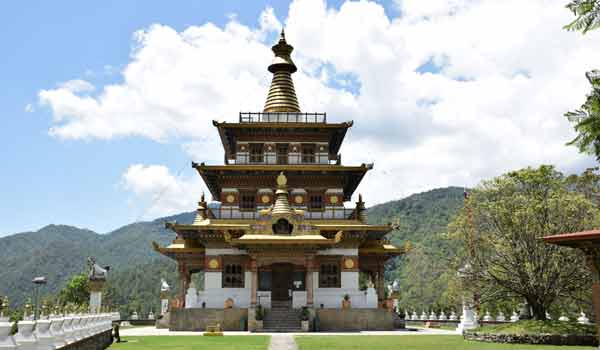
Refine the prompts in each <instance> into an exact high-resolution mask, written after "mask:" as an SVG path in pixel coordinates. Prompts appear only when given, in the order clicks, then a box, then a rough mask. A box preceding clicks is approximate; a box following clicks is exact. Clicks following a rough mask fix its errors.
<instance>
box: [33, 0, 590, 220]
mask: <svg viewBox="0 0 600 350" xmlns="http://www.w3.org/2000/svg"><path fill="white" fill-rule="evenodd" d="M397 5H398V8H399V9H400V16H399V17H396V18H390V17H388V16H387V15H386V13H385V11H384V9H383V7H382V6H381V5H379V4H377V3H375V2H369V1H361V2H346V3H343V4H342V5H341V6H340V7H339V8H333V7H328V6H327V4H326V3H324V2H323V1H321V0H297V1H294V2H292V4H291V5H290V8H289V12H288V14H287V17H286V18H285V20H284V19H283V18H282V19H279V18H277V16H276V14H275V12H274V11H273V9H271V8H266V9H265V10H264V11H263V13H262V14H261V15H260V16H259V18H258V19H257V23H258V25H257V26H256V27H250V26H245V25H242V24H240V23H239V22H237V21H236V19H235V18H232V19H230V21H229V22H228V23H227V24H226V25H225V26H224V27H218V26H215V25H213V24H211V23H205V24H201V25H197V26H190V27H188V28H187V29H185V30H183V31H181V32H177V31H175V30H174V29H172V28H171V27H168V26H165V25H153V26H151V27H149V28H147V29H144V30H141V31H139V32H137V33H136V35H135V36H134V38H135V39H134V40H135V42H134V46H135V48H134V50H133V52H132V55H131V61H130V62H128V63H127V64H126V65H125V67H124V69H123V70H122V75H123V82H122V83H118V84H112V85H106V86H103V87H102V89H101V90H100V91H98V92H97V94H96V95H95V96H90V94H89V92H90V91H91V90H89V89H87V90H86V89H85V88H84V89H83V90H82V89H77V88H75V89H74V88H73V86H70V87H67V86H64V85H60V86H59V87H58V88H55V89H48V90H42V91H41V92H40V102H42V103H43V104H46V105H48V106H49V107H50V108H51V109H52V111H53V118H54V125H53V127H52V129H51V130H50V133H51V134H52V135H54V136H55V137H59V138H64V139H87V138H98V139H111V138H116V137H127V136H142V137H146V138H149V139H152V140H156V141H160V142H177V143H180V144H181V145H182V148H183V150H184V151H185V152H187V153H188V154H189V155H190V156H191V157H192V158H193V159H195V160H197V161H205V160H207V161H209V162H213V163H215V162H219V161H220V160H221V159H222V150H221V146H220V142H219V140H218V135H217V133H216V130H215V129H214V127H213V126H212V124H211V123H210V121H211V120H212V119H219V120H229V121H235V120H237V114H238V112H239V111H259V110H262V107H263V103H264V99H265V96H266V93H267V88H268V84H269V82H270V78H271V75H270V74H269V73H268V72H267V70H266V66H267V65H268V63H269V62H270V61H271V57H272V54H271V52H270V50H269V49H270V46H271V45H272V42H269V39H268V38H272V37H273V35H269V34H274V32H276V31H278V30H279V29H280V27H281V23H282V22H285V28H286V34H287V38H288V41H289V42H290V43H291V44H292V45H294V46H295V48H296V50H295V51H294V56H293V57H294V59H295V61H296V64H297V65H298V67H299V69H300V70H299V71H298V72H297V73H296V74H294V81H295V84H296V90H297V95H298V98H299V102H300V104H301V108H302V110H304V111H310V112H312V111H319V112H321V111H325V112H327V113H328V120H331V121H343V120H348V119H353V120H354V121H355V126H354V128H352V130H351V131H350V133H349V134H348V136H347V138H346V141H345V145H344V146H343V148H342V153H343V159H344V162H345V163H346V164H356V163H362V162H371V161H374V162H375V163H376V164H375V170H374V171H372V172H371V174H369V175H368V176H367V177H366V178H365V180H364V183H363V185H361V188H360V191H361V192H363V193H365V195H366V199H367V200H368V201H369V202H370V203H371V204H373V203H377V202H382V201H385V200H391V199H396V198H397V197H399V196H404V195H408V194H410V193H413V192H416V191H421V190H427V189H430V188H433V187H439V186H447V185H466V186H471V185H474V184H476V183H477V182H478V181H480V180H481V179H483V178H486V177H491V176H495V175H498V174H500V173H502V172H504V171H506V170H509V169H514V168H519V167H524V166H528V165H538V164H541V163H552V164H557V165H558V166H559V167H561V168H563V169H568V170H571V171H573V170H581V169H582V168H583V167H585V166H586V165H587V164H593V160H591V159H590V158H589V157H585V156H582V155H579V154H578V153H577V151H576V149H574V148H570V147H566V146H565V145H564V144H565V142H566V141H568V140H569V139H570V138H572V137H573V131H572V128H571V126H570V125H569V123H568V122H567V121H566V119H565V118H564V117H563V116H562V115H563V113H564V112H565V111H567V110H569V109H572V108H574V107H576V106H579V105H580V104H581V103H582V101H583V99H584V96H585V94H586V92H587V90H588V86H587V85H588V84H587V82H586V80H585V77H584V75H583V74H584V72H585V71H586V70H589V69H592V68H597V65H598V62H600V49H599V48H598V46H597V45H596V44H595V43H596V42H597V41H598V39H599V35H600V33H595V32H593V33H590V34H588V35H586V36H582V35H579V34H575V33H570V32H566V31H564V30H562V26H563V25H564V24H565V23H568V22H569V20H571V19H572V18H571V16H572V15H571V13H570V12H569V11H567V10H565V9H564V1H562V0H530V1H521V0H506V1H494V0H451V1H438V0H431V1H420V0H398V1H397ZM135 169H137V172H138V173H143V172H141V171H140V169H142V170H144V169H145V170H146V171H148V170H147V167H143V166H142V168H135ZM135 169H134V170H135ZM152 169H154V168H152ZM130 171H132V168H130V169H129V170H128V171H127V173H129V172H130ZM153 171H154V172H158V168H157V169H154V170H153ZM160 172H162V173H163V176H162V178H164V179H166V178H168V176H166V175H165V174H164V173H165V172H166V174H167V175H168V169H166V168H164V169H163V168H161V169H160ZM127 173H126V174H127ZM134 173H136V172H134ZM124 176H125V175H124ZM138 177H139V176H138ZM165 181H166V180H165ZM190 181H191V180H190ZM190 181H184V182H183V183H181V186H186V184H187V185H189V182H190ZM194 181H196V180H194ZM136 188H138V187H136V186H133V185H132V186H129V187H128V189H129V190H130V191H132V192H133V193H134V194H136V195H137V193H138V192H139V191H136ZM167 188H172V189H173V191H176V189H177V188H178V187H177V186H175V185H170V186H167ZM197 188H198V187H195V189H194V190H193V191H191V192H193V193H194V194H195V195H196V197H197V194H198V190H197ZM390 188H391V189H393V190H392V191H390V190H389V189H390ZM192 197H193V196H192ZM194 198H195V197H194ZM194 200H195V199H194ZM167 207H172V208H175V207H176V206H175V205H174V204H170V205H167ZM190 208H193V206H191V207H189V208H188V209H190Z"/></svg>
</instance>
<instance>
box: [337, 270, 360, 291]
mask: <svg viewBox="0 0 600 350" xmlns="http://www.w3.org/2000/svg"><path fill="white" fill-rule="evenodd" d="M341 277H342V280H341V282H342V283H341V286H342V289H354V290H358V271H348V272H342V276H341Z"/></svg>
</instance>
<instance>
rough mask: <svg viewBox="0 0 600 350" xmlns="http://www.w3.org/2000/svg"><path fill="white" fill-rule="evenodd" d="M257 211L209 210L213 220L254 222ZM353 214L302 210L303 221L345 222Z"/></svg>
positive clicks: (350, 211) (337, 210)
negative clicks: (335, 220) (336, 220)
mask: <svg viewBox="0 0 600 350" xmlns="http://www.w3.org/2000/svg"><path fill="white" fill-rule="evenodd" d="M258 210H259V209H254V210H252V209H250V210H248V209H243V210H240V209H238V208H233V207H228V206H222V207H218V208H211V209H210V211H211V212H212V214H213V216H214V218H215V219H242V220H256V219H258V218H259V217H260V215H259V213H258ZM353 213H354V209H353V208H337V207H329V208H325V209H323V210H318V211H310V210H306V209H304V219H306V220H332V219H338V220H345V219H350V217H351V216H352V214H353Z"/></svg>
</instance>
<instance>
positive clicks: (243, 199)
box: [239, 192, 256, 211]
mask: <svg viewBox="0 0 600 350" xmlns="http://www.w3.org/2000/svg"><path fill="white" fill-rule="evenodd" d="M250 197H252V201H250V200H248V199H249V198H250ZM249 203H252V205H251V206H250V205H247V204H249ZM239 207H240V210H241V211H252V210H256V193H254V192H240V199H239Z"/></svg>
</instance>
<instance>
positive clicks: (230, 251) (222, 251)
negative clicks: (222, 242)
mask: <svg viewBox="0 0 600 350" xmlns="http://www.w3.org/2000/svg"><path fill="white" fill-rule="evenodd" d="M205 254H206V255H207V256H213V255H245V254H248V253H247V252H246V251H245V250H241V249H238V248H206V250H205Z"/></svg>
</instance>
